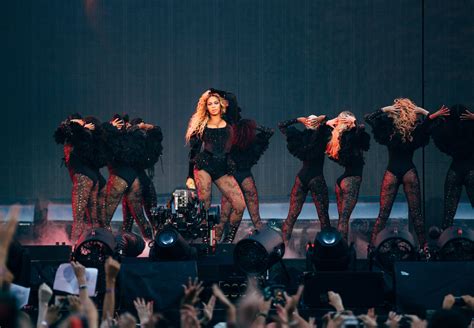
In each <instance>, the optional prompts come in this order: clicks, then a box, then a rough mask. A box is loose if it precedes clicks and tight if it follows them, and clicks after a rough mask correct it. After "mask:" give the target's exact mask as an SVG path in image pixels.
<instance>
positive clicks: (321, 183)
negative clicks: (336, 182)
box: [309, 175, 331, 229]
mask: <svg viewBox="0 0 474 328" xmlns="http://www.w3.org/2000/svg"><path fill="white" fill-rule="evenodd" d="M309 189H310V190H311V196H312V197H313V202H314V205H316V211H317V212H318V218H319V222H320V223H321V229H324V228H328V227H330V226H331V221H330V220H329V195H328V186H327V185H326V180H324V177H323V176H322V175H319V176H316V177H314V178H312V179H311V181H310V182H309Z"/></svg>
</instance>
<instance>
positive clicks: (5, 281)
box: [0, 208, 18, 289]
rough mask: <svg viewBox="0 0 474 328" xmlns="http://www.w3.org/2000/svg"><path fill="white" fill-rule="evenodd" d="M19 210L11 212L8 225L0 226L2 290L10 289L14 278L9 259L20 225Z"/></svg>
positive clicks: (0, 281) (0, 275) (0, 278)
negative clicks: (10, 249)
mask: <svg viewBox="0 0 474 328" xmlns="http://www.w3.org/2000/svg"><path fill="white" fill-rule="evenodd" d="M17 217H18V209H17V208H15V209H14V210H12V212H11V216H10V220H8V222H7V223H6V224H3V225H0V288H2V289H5V287H8V286H9V285H10V284H11V283H12V281H13V279H14V277H13V274H12V273H11V272H10V271H9V270H8V268H7V257H8V250H9V248H10V244H11V242H12V240H13V236H14V235H15V231H16V226H17V223H18V219H17Z"/></svg>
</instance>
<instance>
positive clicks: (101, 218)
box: [84, 116, 111, 229]
mask: <svg viewBox="0 0 474 328" xmlns="http://www.w3.org/2000/svg"><path fill="white" fill-rule="evenodd" d="M84 121H85V123H86V125H87V124H93V125H94V129H93V130H92V143H93V147H94V150H93V152H94V153H93V155H94V157H93V159H92V167H93V168H94V170H95V173H96V175H97V186H95V187H97V192H96V193H95V195H96V197H97V201H96V202H97V221H98V224H99V226H100V227H102V228H107V229H111V228H110V226H109V225H107V223H106V215H105V196H106V193H107V188H106V187H107V180H105V178H104V176H103V175H102V173H101V172H100V169H101V168H103V167H104V166H106V165H107V151H106V148H105V142H104V131H103V129H102V124H101V122H100V121H99V120H98V119H97V118H96V117H94V116H87V117H85V118H84Z"/></svg>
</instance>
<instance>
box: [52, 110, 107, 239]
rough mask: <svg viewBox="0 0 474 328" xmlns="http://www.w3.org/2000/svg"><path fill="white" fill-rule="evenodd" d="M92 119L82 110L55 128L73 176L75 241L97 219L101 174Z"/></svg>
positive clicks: (73, 231)
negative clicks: (98, 173) (87, 118)
mask: <svg viewBox="0 0 474 328" xmlns="http://www.w3.org/2000/svg"><path fill="white" fill-rule="evenodd" d="M94 128H95V126H94V124H92V123H88V124H86V123H85V121H84V119H83V118H82V116H81V115H80V114H78V113H76V114H72V115H70V116H69V117H68V118H67V119H66V120H65V121H63V122H62V123H61V125H60V126H59V127H58V128H57V129H56V131H55V132H54V139H55V141H56V143H58V144H63V145H64V159H63V160H64V163H65V164H66V167H67V168H68V170H69V175H70V177H71V180H72V197H71V200H72V216H73V224H72V231H71V241H72V243H73V244H75V243H76V242H77V240H78V239H79V237H80V236H81V234H82V233H83V232H84V229H85V226H86V225H87V222H86V221H85V220H87V219H89V223H90V225H92V226H96V225H98V222H97V202H96V200H97V188H98V177H97V173H96V170H95V168H94V165H93V163H94V159H95V156H94V146H93V137H92V130H94Z"/></svg>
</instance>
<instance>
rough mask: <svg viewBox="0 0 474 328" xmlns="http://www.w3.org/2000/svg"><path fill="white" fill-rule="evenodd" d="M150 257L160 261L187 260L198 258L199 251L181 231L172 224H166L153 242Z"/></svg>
mask: <svg viewBox="0 0 474 328" xmlns="http://www.w3.org/2000/svg"><path fill="white" fill-rule="evenodd" d="M149 257H150V258H151V259H153V260H158V261H185V260H193V259H196V258H197V251H196V249H195V248H194V247H191V246H190V245H189V244H188V242H187V241H186V240H185V239H184V238H183V236H182V235H181V234H180V233H179V231H178V230H177V229H176V228H175V227H174V226H173V225H171V224H169V225H167V226H165V227H164V228H163V229H162V230H161V231H160V232H159V233H158V234H157V235H156V237H155V240H154V241H153V242H152V243H151V247H150V255H149Z"/></svg>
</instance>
